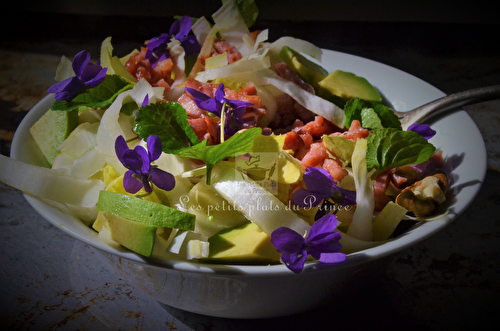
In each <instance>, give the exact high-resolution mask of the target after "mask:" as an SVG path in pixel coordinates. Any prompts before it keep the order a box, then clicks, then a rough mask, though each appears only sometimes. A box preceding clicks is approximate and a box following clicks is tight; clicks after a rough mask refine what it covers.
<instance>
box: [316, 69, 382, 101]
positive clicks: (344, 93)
mask: <svg viewBox="0 0 500 331" xmlns="http://www.w3.org/2000/svg"><path fill="white" fill-rule="evenodd" d="M318 85H319V86H320V88H321V89H322V90H324V91H327V92H329V93H330V94H332V95H334V96H337V97H340V98H342V99H344V100H350V99H353V98H356V97H357V98H360V99H363V100H366V101H372V102H378V103H381V102H382V96H381V95H380V93H379V92H378V91H377V89H376V88H375V87H373V85H372V84H370V82H368V80H366V78H364V77H361V76H356V75H355V74H354V73H352V72H347V71H342V70H336V71H334V72H332V73H331V74H329V75H328V76H327V77H326V78H324V79H323V80H321V81H320V82H318Z"/></svg>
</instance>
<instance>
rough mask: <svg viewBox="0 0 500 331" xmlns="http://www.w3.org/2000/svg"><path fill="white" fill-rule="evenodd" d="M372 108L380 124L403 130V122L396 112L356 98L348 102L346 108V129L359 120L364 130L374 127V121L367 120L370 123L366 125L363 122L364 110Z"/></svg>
mask: <svg viewBox="0 0 500 331" xmlns="http://www.w3.org/2000/svg"><path fill="white" fill-rule="evenodd" d="M367 108H371V109H373V111H374V112H375V113H376V115H377V116H378V118H379V119H380V123H381V124H382V126H383V127H384V128H395V129H398V130H402V127H401V122H400V121H399V118H398V116H397V115H396V114H394V112H393V111H392V110H391V109H390V108H389V107H386V106H384V105H382V104H380V103H376V102H371V101H366V100H362V99H359V98H354V99H351V100H349V101H347V102H346V104H345V106H344V113H345V116H346V119H345V125H346V128H349V127H350V126H351V123H352V121H354V120H358V121H359V122H360V123H361V126H362V127H363V128H366V129H368V127H367V125H372V124H373V123H374V122H373V119H369V118H366V119H365V121H366V120H368V121H369V122H367V123H365V122H364V121H363V116H362V115H361V114H362V111H363V109H367Z"/></svg>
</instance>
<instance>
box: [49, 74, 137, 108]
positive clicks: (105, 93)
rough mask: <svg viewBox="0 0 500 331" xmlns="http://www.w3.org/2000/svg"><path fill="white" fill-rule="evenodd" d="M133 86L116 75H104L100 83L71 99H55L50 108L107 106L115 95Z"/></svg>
mask: <svg viewBox="0 0 500 331" xmlns="http://www.w3.org/2000/svg"><path fill="white" fill-rule="evenodd" d="M133 87H134V85H133V84H130V83H128V82H127V81H125V80H124V79H123V78H122V77H121V76H118V75H106V77H105V78H104V80H103V81H102V83H101V84H99V85H97V86H96V87H92V88H89V89H86V90H84V91H83V92H81V93H80V94H78V95H77V96H76V97H75V98H74V99H73V100H71V101H55V102H54V104H53V106H52V110H64V111H70V110H73V109H77V108H78V107H81V106H87V107H91V108H107V107H109V105H111V104H112V103H113V101H114V100H115V99H116V97H117V96H118V95H119V94H120V93H122V92H124V91H126V90H129V89H132V88H133Z"/></svg>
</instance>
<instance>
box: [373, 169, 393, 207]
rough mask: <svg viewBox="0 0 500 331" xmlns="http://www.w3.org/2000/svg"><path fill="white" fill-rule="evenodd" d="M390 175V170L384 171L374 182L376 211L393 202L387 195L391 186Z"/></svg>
mask: <svg viewBox="0 0 500 331" xmlns="http://www.w3.org/2000/svg"><path fill="white" fill-rule="evenodd" d="M390 173H391V171H390V170H385V171H382V172H381V173H380V174H378V175H377V177H376V178H375V180H374V181H373V197H374V200H375V208H374V209H375V210H376V211H380V210H382V209H384V207H385V206H386V205H387V204H388V203H389V201H391V198H389V197H388V196H387V195H386V194H385V191H386V190H387V186H388V185H389V180H390Z"/></svg>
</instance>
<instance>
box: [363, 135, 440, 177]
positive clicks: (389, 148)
mask: <svg viewBox="0 0 500 331" xmlns="http://www.w3.org/2000/svg"><path fill="white" fill-rule="evenodd" d="M366 140H367V143H368V147H367V153H366V167H367V168H368V171H371V170H372V169H376V172H375V173H374V174H373V175H372V178H375V176H376V175H377V174H378V173H380V172H381V171H383V170H386V169H392V168H396V167H403V166H407V165H415V164H420V163H422V162H425V161H427V160H428V159H429V158H430V157H431V156H432V155H433V154H434V152H435V151H436V147H434V145H432V144H431V143H429V142H428V141H427V139H425V138H423V137H422V136H421V135H419V134H418V133H416V132H413V131H401V130H398V129H394V128H384V129H377V130H374V131H373V132H372V133H370V135H369V136H368V137H367V138H366Z"/></svg>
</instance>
